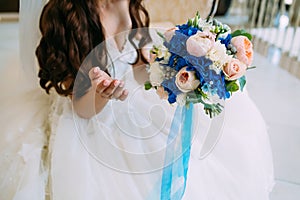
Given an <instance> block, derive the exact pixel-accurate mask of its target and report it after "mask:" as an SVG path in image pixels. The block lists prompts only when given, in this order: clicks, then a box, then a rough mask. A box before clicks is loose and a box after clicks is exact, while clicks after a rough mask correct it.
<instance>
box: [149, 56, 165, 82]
mask: <svg viewBox="0 0 300 200" xmlns="http://www.w3.org/2000/svg"><path fill="white" fill-rule="evenodd" d="M149 73H150V82H151V84H152V86H160V85H161V83H162V82H163V80H164V72H163V71H162V69H161V67H160V65H159V63H158V62H154V63H151V65H150V69H149Z"/></svg>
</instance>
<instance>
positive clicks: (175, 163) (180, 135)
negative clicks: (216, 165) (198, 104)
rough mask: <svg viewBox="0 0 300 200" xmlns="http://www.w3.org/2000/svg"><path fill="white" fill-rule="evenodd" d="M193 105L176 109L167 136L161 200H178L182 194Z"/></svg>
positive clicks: (190, 134) (188, 150)
mask: <svg viewBox="0 0 300 200" xmlns="http://www.w3.org/2000/svg"><path fill="white" fill-rule="evenodd" d="M192 121H193V104H192V103H190V104H189V105H186V106H183V107H182V106H178V107H177V108H176V111H175V114H174V117H173V120H172V125H171V129H170V133H169V136H168V141H167V147H166V155H165V162H164V166H165V168H164V170H163V174H162V181H161V195H160V199H161V200H180V199H182V196H183V194H184V191H185V188H186V181H187V172H188V166H189V159H190V150H191V139H192V127H193V125H192Z"/></svg>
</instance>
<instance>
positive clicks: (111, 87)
mask: <svg viewBox="0 0 300 200" xmlns="http://www.w3.org/2000/svg"><path fill="white" fill-rule="evenodd" d="M120 83H121V81H119V80H113V81H112V82H111V83H110V85H109V87H107V88H106V89H105V90H103V92H102V96H103V97H106V98H110V97H113V98H115V97H114V96H113V94H114V91H115V90H116V89H117V88H118V87H119V85H120Z"/></svg>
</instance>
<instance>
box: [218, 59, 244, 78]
mask: <svg viewBox="0 0 300 200" xmlns="http://www.w3.org/2000/svg"><path fill="white" fill-rule="evenodd" d="M246 69H247V66H246V65H245V64H244V63H242V62H241V61H239V60H238V59H236V58H232V59H231V60H230V61H229V62H228V63H227V65H225V66H224V68H223V71H224V73H225V75H226V76H227V79H228V80H236V79H238V78H240V77H242V76H243V75H244V74H245V72H246Z"/></svg>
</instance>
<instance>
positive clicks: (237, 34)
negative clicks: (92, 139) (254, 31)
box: [231, 29, 252, 40]
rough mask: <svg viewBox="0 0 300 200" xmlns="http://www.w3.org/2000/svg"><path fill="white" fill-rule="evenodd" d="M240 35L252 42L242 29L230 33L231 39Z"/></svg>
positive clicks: (248, 34)
mask: <svg viewBox="0 0 300 200" xmlns="http://www.w3.org/2000/svg"><path fill="white" fill-rule="evenodd" d="M240 35H242V36H245V37H247V38H248V39H249V40H252V35H251V34H250V33H248V32H246V31H245V30H243V29H242V30H236V31H234V32H233V33H231V37H236V36H240Z"/></svg>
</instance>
